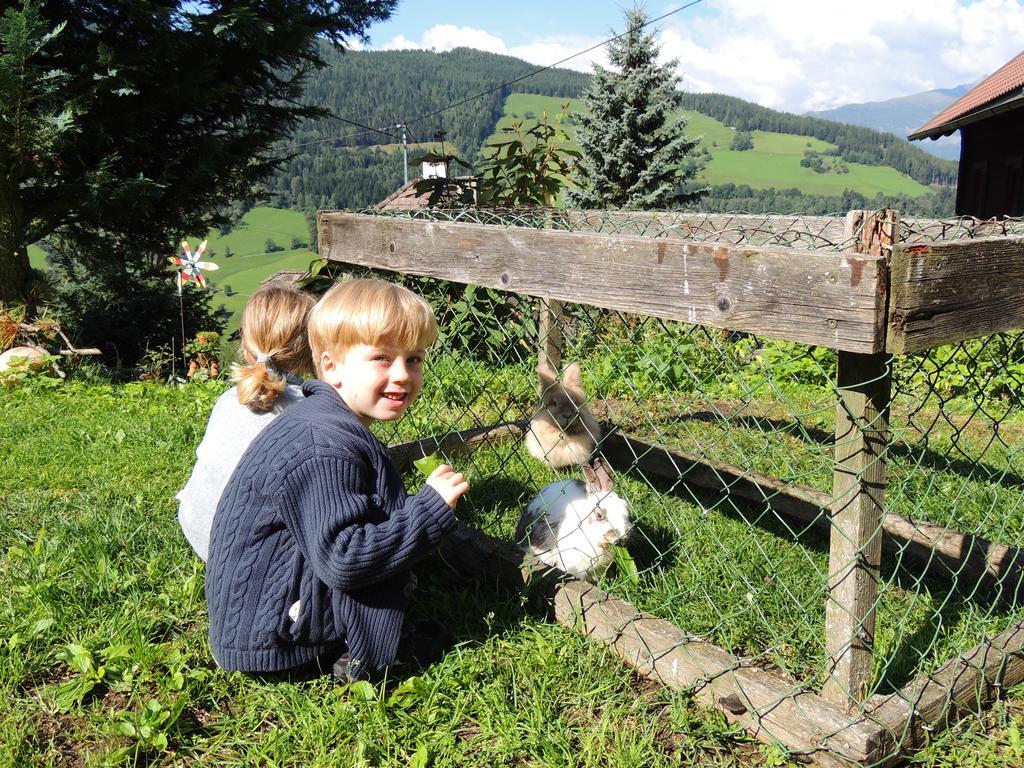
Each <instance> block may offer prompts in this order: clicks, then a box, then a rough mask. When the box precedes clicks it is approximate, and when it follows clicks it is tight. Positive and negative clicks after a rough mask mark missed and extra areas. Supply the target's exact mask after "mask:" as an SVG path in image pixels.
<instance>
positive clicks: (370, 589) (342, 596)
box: [206, 381, 455, 672]
mask: <svg viewBox="0 0 1024 768" xmlns="http://www.w3.org/2000/svg"><path fill="white" fill-rule="evenodd" d="M303 392H304V393H305V395H306V399H305V400H303V401H302V402H300V403H298V404H296V405H294V406H292V407H290V408H288V409H287V410H286V411H285V412H284V413H283V414H281V415H280V416H279V417H278V418H276V419H274V420H273V421H272V422H271V423H270V425H269V426H268V427H267V428H266V429H264V430H263V431H262V432H261V433H260V434H259V435H258V436H257V437H256V439H255V440H254V441H253V442H252V444H251V445H250V446H249V448H248V450H246V452H245V454H244V455H243V456H242V459H241V461H240V462H239V465H238V467H237V469H236V470H235V472H234V474H233V475H232V476H231V479H230V480H229V481H228V485H227V487H226V488H225V489H224V493H223V495H222V496H221V500H220V503H219V505H218V506H217V512H216V515H215V516H214V523H213V535H212V538H211V542H210V561H209V564H208V566H207V570H206V603H207V608H208V610H209V613H210V645H211V647H212V650H213V655H214V658H215V659H216V661H217V663H218V664H219V665H220V666H221V667H224V668H226V669H237V670H242V671H246V672H277V671H283V670H287V669H293V668H295V667H300V666H303V665H304V664H307V663H309V662H311V661H313V660H314V659H316V658H318V657H321V656H325V655H328V654H333V653H340V651H341V650H342V649H343V648H344V647H345V646H347V648H348V652H349V655H350V656H351V658H352V659H353V660H356V661H358V662H359V663H360V665H361V667H362V669H364V670H365V671H366V672H371V671H376V670H379V669H381V668H383V667H384V666H387V665H389V664H391V663H393V662H394V660H395V655H396V651H397V647H398V639H399V634H400V632H401V628H402V621H403V618H404V614H405V607H406V602H407V599H408V598H407V597H406V596H405V594H404V588H405V586H406V584H407V583H408V580H409V568H410V566H412V564H413V563H415V562H416V561H417V560H418V559H420V558H421V557H423V556H424V555H426V554H427V553H428V552H430V551H431V550H433V549H434V548H435V547H436V546H437V545H438V544H439V543H440V542H441V541H442V539H443V538H444V536H445V535H446V534H447V533H448V532H449V531H450V530H451V529H452V528H453V527H454V525H455V515H454V513H453V512H452V510H451V508H450V507H449V506H448V505H447V503H445V501H444V499H443V498H442V497H441V495H440V494H438V493H437V491H435V490H434V489H433V488H431V487H430V486H427V485H425V486H424V487H423V488H422V490H420V492H419V493H417V494H416V495H415V496H411V497H410V496H407V494H406V493H405V489H404V487H403V485H402V479H401V476H400V475H399V473H398V470H397V469H396V467H395V465H394V464H393V463H392V461H391V458H390V457H389V456H388V453H387V449H386V448H385V447H384V445H382V444H381V443H380V441H378V440H377V438H376V437H374V435H373V433H372V432H370V430H369V429H367V428H366V427H365V426H363V425H362V424H361V423H360V422H359V421H358V419H356V417H355V416H354V415H353V414H352V412H351V411H349V409H348V408H347V407H346V406H345V404H344V402H343V401H342V400H341V398H340V397H339V396H338V394H337V393H336V392H335V391H334V389H333V388H331V387H330V386H329V385H328V384H325V383H324V382H321V381H308V382H306V383H305V384H304V385H303ZM295 603H298V604H299V610H298V614H297V618H293V617H292V616H290V615H289V608H292V607H293V606H294V605H295Z"/></svg>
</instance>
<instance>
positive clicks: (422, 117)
mask: <svg viewBox="0 0 1024 768" xmlns="http://www.w3.org/2000/svg"><path fill="white" fill-rule="evenodd" d="M702 2H704V0H691V2H689V3H687V4H686V5H681V6H679V7H678V8H676V9H674V10H671V11H668V12H667V13H663V14H662V15H661V16H658V17H656V18H653V19H648V20H647V21H645V22H644V23H643V24H641V25H640V26H639V27H638V29H643V28H645V27H649V26H650V25H651V24H657V23H658V22H659V21H662V20H664V19H667V18H668V17H669V16H672V15H674V14H677V13H679V12H680V11H685V10H686V9H687V8H692V7H693V6H695V5H699V4H700V3H702ZM628 34H629V30H627V31H625V32H621V33H619V34H617V35H614V36H613V37H609V38H608V39H607V40H604V41H602V42H600V43H596V44H595V45H592V46H590V47H589V48H585V49H584V50H582V51H577V52H576V53H574V54H572V55H571V56H566V57H565V58H564V59H560V60H558V61H556V62H554V63H553V64H548V65H546V66H543V67H539V68H537V69H535V70H533V71H532V72H527V73H526V74H525V75H520V76H519V77H515V78H513V79H511V80H508V81H506V82H504V83H502V84H501V85H497V86H495V87H494V88H490V89H488V90H486V91H482V92H481V93H478V94H476V95H475V96H470V97H468V98H465V99H463V100H462V101H457V102H454V103H453V104H449V105H448V106H447V107H443V108H442V109H437V110H434V111H433V112H427V113H425V114H422V115H419V116H418V117H414V118H413V119H412V120H408V121H406V125H408V124H409V123H415V122H419V121H420V120H426V119H427V118H428V117H434V116H435V115H439V114H442V113H443V112H447V111H448V110H449V109H454V108H455V107H461V106H462V105H463V104H469V103H470V102H472V101H476V100H477V99H482V98H483V97H484V96H488V95H490V94H492V93H494V92H495V91H500V90H501V89H502V88H507V87H508V86H510V85H515V84H516V83H518V82H521V81H523V80H526V79H527V78H529V77H533V76H534V75H538V74H540V73H541V72H546V71H547V70H549V69H553V68H554V67H557V66H559V65H560V64H564V63H565V62H567V61H572V60H573V59H575V58H576V57H577V56H582V55H583V54H585V53H590V52H591V51H593V50H594V49H595V48H602V47H604V46H606V45H608V43H611V42H614V41H615V40H618V39H619V38H621V37H625V36H626V35H628Z"/></svg>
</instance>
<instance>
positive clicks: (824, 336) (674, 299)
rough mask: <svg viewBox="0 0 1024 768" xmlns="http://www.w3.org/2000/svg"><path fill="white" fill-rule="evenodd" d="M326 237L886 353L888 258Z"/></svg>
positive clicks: (525, 287) (380, 262) (507, 234)
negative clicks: (884, 350) (886, 262)
mask: <svg viewBox="0 0 1024 768" xmlns="http://www.w3.org/2000/svg"><path fill="white" fill-rule="evenodd" d="M319 237H320V254H321V255H322V256H324V257H326V258H328V259H331V260H334V261H339V262H344V263H349V264H358V265H361V266H365V267H373V268H376V269H384V270H389V271H394V272H400V273H402V274H410V275H420V276H426V277H435V278H441V279H445V280H452V281H455V282H460V283H467V284H473V285H479V286H484V287H489V288H497V289H501V290H506V291H513V292H516V293H520V294H528V295H530V296H536V297H543V298H547V299H556V300H559V301H568V302H574V303H583V304H590V305H592V306H596V307H602V308H605V309H612V310H619V311H623V312H632V313H639V314H646V315H653V316H656V317H662V318H667V319H672V320H681V321H684V322H689V323H695V324H700V325H707V326H712V327H715V328H728V329H731V330H739V331H746V332H749V333H755V334H761V335H765V336H772V337H777V338H783V339H790V340H792V341H799V342H803V343H806V344H815V345H820V346H826V347H831V348H833V349H842V350H848V351H853V352H863V353H868V352H880V351H882V349H883V347H884V344H885V339H884V330H885V300H886V291H887V286H886V282H885V276H886V264H885V259H884V258H882V257H879V256H872V255H868V254H850V253H832V252H825V251H815V250H809V249H796V248H768V247H757V246H733V245H728V244H723V243H713V242H712V243H707V242H700V243H695V242H687V241H683V240H675V239H671V238H650V237H635V236H631V235H604V234H591V233H582V232H559V231H551V230H534V229H526V228H521V227H519V228H517V227H508V228H501V227H495V226H486V225H475V224H449V223H438V222H424V221H414V220H408V219H392V218H386V217H380V216H367V215H361V214H350V213H341V212H323V213H321V214H320V218H319Z"/></svg>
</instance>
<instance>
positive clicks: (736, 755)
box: [0, 384, 763, 768]
mask: <svg viewBox="0 0 1024 768" xmlns="http://www.w3.org/2000/svg"><path fill="white" fill-rule="evenodd" d="M219 389H220V388H219V387H217V386H215V385H212V384H208V385H189V386H187V387H185V388H183V389H172V388H165V387H160V386H157V385H148V384H132V385H127V386H117V387H111V386H107V385H102V384H68V385H65V386H64V387H61V388H59V389H57V390H46V391H42V390H32V389H28V388H26V389H21V390H16V391H12V392H8V393H7V394H6V395H5V397H4V398H3V399H2V401H0V417H2V418H0V425H2V426H0V439H2V440H3V442H4V444H5V446H8V450H6V451H5V452H4V454H3V456H2V457H0V508H2V510H3V515H2V517H0V548H2V550H3V551H4V552H5V553H6V555H5V556H4V559H3V563H2V567H0V590H2V594H3V595H4V597H3V599H2V601H0V670H2V672H0V766H5V768H6V767H7V766H11V767H12V768H13V767H15V766H17V767H18V768H21V767H22V766H42V765H70V764H75V765H85V766H92V765H97V766H98V765H110V764H113V765H152V766H165V765H166V766H170V765H180V764H187V765H190V766H192V765H198V766H204V765H209V766H251V765H281V766H336V765H343V766H348V765H351V766H357V765H407V764H412V765H427V764H432V765H467V766H488V767H489V766H493V765H503V764H522V765H538V766H540V765H544V766H637V767H638V768H639V767H641V766H643V767H646V766H669V765H672V766H675V765H679V764H680V763H681V762H683V763H687V764H694V765H696V764H699V765H702V766H718V765H722V766H725V765H756V764H758V763H759V762H760V761H759V756H760V755H762V754H763V752H762V748H761V747H759V746H757V745H755V744H751V743H750V742H749V740H748V739H747V738H745V737H744V736H742V735H741V734H739V733H736V732H734V731H733V730H732V729H730V728H729V727H727V726H726V724H725V723H724V721H723V720H722V719H721V717H720V716H718V715H716V714H713V713H707V712H704V711H703V710H700V709H699V708H695V707H694V706H693V705H691V703H690V700H689V697H688V696H686V695H683V694H673V693H670V692H667V691H664V690H661V689H659V688H656V687H654V686H650V685H648V684H646V683H642V682H641V681H639V680H638V679H637V678H636V677H635V676H633V675H632V674H631V673H630V672H629V671H628V670H627V669H625V668H624V667H623V666H622V665H621V664H620V663H618V662H617V661H615V660H614V659H613V658H612V657H611V656H610V655H609V654H608V653H607V652H606V651H604V650H602V649H600V648H598V647H596V646H594V645H592V644H590V643H588V642H586V641H585V640H584V639H582V638H580V637H578V636H576V635H575V634H574V633H572V632H569V631H567V630H564V629H561V628H559V627H557V626H554V625H551V624H548V623H547V622H545V621H544V620H543V619H542V617H540V616H538V615H537V614H535V613H533V612H531V611H529V610H526V609H525V608H524V607H523V606H522V605H520V603H519V601H518V600H516V599H510V597H508V596H507V595H504V594H502V593H497V592H495V591H494V590H493V589H492V588H491V587H489V586H487V585H486V584H479V585H477V584H467V583H465V582H464V580H462V579H459V578H456V577H454V576H453V575H451V574H450V573H448V572H447V571H446V569H445V567H444V566H443V564H441V563H436V562H433V563H427V564H425V565H424V567H423V568H421V569H420V578H421V587H422V594H421V595H420V596H419V597H418V599H417V601H416V608H415V610H416V611H417V612H418V613H419V614H422V615H430V616H433V617H436V618H441V619H443V620H445V621H447V622H448V623H450V625H451V626H452V628H453V632H454V633H455V637H456V639H457V645H456V647H455V648H454V650H452V651H451V652H450V653H449V654H448V655H447V657H446V658H445V660H444V661H443V662H441V663H440V664H438V665H436V666H435V667H433V668H431V669H430V670H428V671H427V672H426V673H425V674H423V675H422V676H421V677H416V678H411V679H409V680H406V681H405V682H404V683H402V684H401V685H399V686H397V687H396V686H395V685H392V686H391V687H390V688H389V689H387V690H383V691H382V690H381V689H373V688H369V687H366V686H361V685H357V686H354V687H350V688H346V687H339V686H337V685H335V684H334V683H332V682H331V681H330V680H329V679H324V680H319V681H316V682H312V683H303V684H298V683H295V684H293V683H281V682H263V681H259V680H255V679H252V678H249V677H246V676H243V675H239V674H232V673H226V672H223V671H220V670H218V669H216V668H215V667H214V665H213V664H212V661H211V659H210V654H209V649H208V645H207V640H206V635H205V629H206V613H205V608H204V602H203V568H202V565H201V564H200V563H199V562H198V561H197V560H196V559H195V558H194V557H193V556H192V554H191V551H190V550H189V549H188V546H187V544H186V543H185V542H184V539H183V538H182V537H181V534H180V531H179V530H178V528H177V523H176V520H175V503H174V501H173V498H172V496H173V494H174V492H175V491H176V490H177V489H178V488H179V487H180V486H181V484H182V483H183V482H184V480H185V478H186V477H187V474H188V472H189V468H190V465H191V462H192V454H191V452H192V450H193V448H194V446H195V445H196V443H197V441H198V440H199V439H200V437H201V434H202V431H203V428H204V422H205V416H206V414H207V413H208V411H209V409H210V407H211V406H212V403H213V401H214V399H215V397H216V395H217V394H218V392H219ZM15 424H17V426H16V427H14V426H13V425H15ZM15 456H17V460H15V458H14V457H15ZM477 482H478V483H480V484H481V485H484V483H483V478H481V477H477ZM72 653H74V654H76V655H75V656H73V655H72ZM104 660H106V663H104ZM101 665H102V668H101ZM424 757H426V758H428V759H427V760H426V761H422V762H417V761H421V760H422V759H423V758H424Z"/></svg>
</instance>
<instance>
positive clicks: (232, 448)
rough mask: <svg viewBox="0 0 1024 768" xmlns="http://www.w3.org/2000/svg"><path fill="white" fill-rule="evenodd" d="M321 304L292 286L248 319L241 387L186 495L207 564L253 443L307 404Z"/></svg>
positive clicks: (218, 415) (273, 291) (270, 292)
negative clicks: (232, 485)
mask: <svg viewBox="0 0 1024 768" xmlns="http://www.w3.org/2000/svg"><path fill="white" fill-rule="evenodd" d="M314 303H315V302H314V299H313V297H312V296H310V295H309V294H307V293H303V292H301V291H299V290H296V289H295V288H292V287H291V286H287V285H271V286H268V287H266V288H262V289H260V290H259V291H257V292H256V293H255V294H253V296H252V298H251V299H249V303H248V304H246V305H245V313H244V314H243V315H242V342H241V347H240V349H239V352H240V353H241V357H242V360H243V361H242V362H241V363H235V364H234V365H232V366H231V379H232V381H234V382H235V386H233V387H232V388H231V389H229V390H228V391H227V392H225V393H224V394H223V395H221V396H220V398H219V399H218V400H217V403H216V405H214V407H213V411H212V412H211V413H210V421H209V422H208V423H207V425H206V434H205V435H203V441H202V442H201V443H200V444H199V447H198V448H196V465H195V467H194V468H193V470H192V476H191V477H189V479H188V482H187V483H186V484H185V487H184V488H182V489H181V491H179V492H178V496H177V499H178V502H179V506H178V522H179V523H180V524H181V530H182V532H183V533H184V534H185V538H186V539H188V542H189V544H191V545H192V548H193V549H194V550H195V551H196V554H197V555H199V557H201V558H202V559H203V560H204V561H205V560H206V558H207V555H208V551H209V546H210V530H211V529H212V528H213V514H214V512H215V511H216V509H217V502H218V501H220V496H221V493H222V492H223V491H224V486H226V485H227V482H228V479H229V478H230V477H231V473H232V472H234V470H235V467H236V466H237V465H238V460H239V459H240V458H241V457H242V454H243V453H245V449H246V448H248V447H249V443H251V442H252V440H253V438H255V437H256V435H258V434H259V433H260V432H261V431H262V430H263V428H264V427H266V426H267V424H269V423H270V422H271V420H273V419H274V418H275V417H276V416H277V415H278V414H280V413H281V411H283V410H284V409H285V408H287V407H288V406H290V405H293V404H295V403H297V402H299V401H300V400H302V397H303V395H302V387H301V384H302V378H301V377H302V376H303V375H309V374H311V373H312V372H313V359H312V353H311V352H310V349H309V340H308V338H307V336H306V320H307V319H308V317H309V312H310V310H311V309H312V308H313V304H314Z"/></svg>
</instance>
